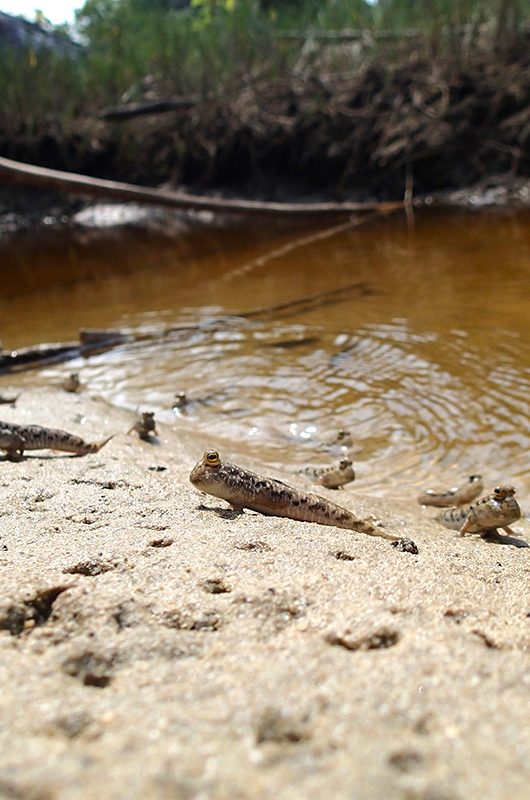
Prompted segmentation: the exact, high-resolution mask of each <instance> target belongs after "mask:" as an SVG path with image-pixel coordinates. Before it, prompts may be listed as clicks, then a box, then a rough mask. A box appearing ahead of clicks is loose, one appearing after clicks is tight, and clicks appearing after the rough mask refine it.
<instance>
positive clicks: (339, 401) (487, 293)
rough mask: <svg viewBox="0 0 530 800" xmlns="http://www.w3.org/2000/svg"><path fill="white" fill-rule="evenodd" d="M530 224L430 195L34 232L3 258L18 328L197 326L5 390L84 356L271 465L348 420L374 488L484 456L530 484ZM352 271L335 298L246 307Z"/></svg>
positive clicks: (230, 451)
mask: <svg viewBox="0 0 530 800" xmlns="http://www.w3.org/2000/svg"><path fill="white" fill-rule="evenodd" d="M529 222H530V214H529V213H528V212H524V213H523V212H520V213H517V214H515V213H506V212H502V213H499V212H497V213H496V214H493V213H492V212H485V213H481V214H478V213H475V214H471V213H464V212H452V213H447V212H444V213H442V212H433V211H431V212H423V213H421V214H418V215H417V216H416V220H415V226H414V228H413V229H412V228H410V227H407V224H406V221H405V220H404V219H403V218H402V217H401V216H393V217H389V218H386V219H377V220H375V221H373V220H372V221H371V222H370V221H368V222H365V223H363V224H362V225H360V226H359V227H352V228H349V229H348V228H346V229H344V226H343V229H342V230H338V231H337V232H335V234H334V235H329V236H323V237H322V238H320V239H314V238H313V237H314V234H315V233H316V232H317V228H316V227H313V228H312V229H308V227H307V226H306V227H301V226H299V227H298V229H297V230H296V231H294V232H293V231H292V230H291V231H290V232H287V231H285V230H283V231H282V230H279V229H272V228H271V227H270V223H268V222H264V223H263V224H261V225H254V227H252V228H248V229H246V230H244V231H241V230H237V229H224V230H215V229H212V228H205V230H204V231H203V232H202V233H201V234H200V236H199V237H198V238H197V236H196V235H195V236H194V237H191V236H183V237H181V238H180V239H179V240H174V239H170V238H162V237H161V236H154V235H152V234H151V235H150V236H145V235H141V234H140V233H139V232H138V231H136V232H129V233H128V234H126V235H124V236H122V237H120V238H116V237H115V236H113V238H112V240H107V241H106V242H105V243H104V244H103V245H102V243H101V240H100V241H99V242H98V243H94V242H92V243H91V242H88V243H87V242H85V243H83V242H79V241H78V240H77V239H72V238H69V237H68V236H66V235H65V236H64V237H62V238H59V239H58V240H57V241H56V242H55V243H54V245H53V248H50V247H49V246H48V245H46V244H43V245H42V246H40V247H39V248H35V247H30V246H27V245H25V244H24V243H20V242H19V243H18V244H17V245H16V246H13V247H12V249H11V250H10V251H8V252H7V253H4V257H3V272H4V274H8V273H9V274H10V275H11V278H10V280H9V281H6V283H5V291H4V300H3V301H2V302H1V304H0V313H1V314H2V327H1V334H0V335H1V338H2V339H3V342H4V346H7V347H10V348H14V347H17V346H21V345H23V344H30V343H34V342H37V341H45V340H48V341H49V340H64V339H71V338H76V336H77V332H78V329H79V327H81V326H83V327H120V328H123V327H127V328H132V329H135V330H159V329H162V328H163V327H165V326H174V325H179V324H181V323H185V324H186V325H190V326H192V329H191V331H188V332H186V333H185V334H182V333H180V334H179V333H175V334H173V335H172V336H170V337H167V338H165V339H164V340H158V341H155V342H152V343H150V344H149V345H142V346H138V345H136V346H132V347H124V348H121V349H119V350H116V351H114V352H111V353H107V354H104V355H100V356H95V357H92V358H90V359H88V360H87V361H77V362H70V363H68V364H64V365H60V366H55V367H53V368H52V367H48V368H45V369H42V370H40V371H39V372H38V373H31V374H27V375H25V376H21V375H20V376H19V375H17V376H11V377H9V378H3V379H2V381H1V384H0V388H4V387H5V386H6V385H8V384H12V385H14V386H17V385H22V386H23V384H24V382H26V381H29V380H31V381H34V380H35V379H37V380H39V381H43V382H46V383H50V382H54V381H59V380H60V379H61V377H62V376H64V375H66V374H68V373H69V372H70V371H72V370H77V371H79V372H80V373H81V378H82V380H83V381H84V382H85V383H86V384H87V385H88V387H89V390H90V392H91V393H97V394H101V395H103V396H104V397H105V398H107V399H109V400H110V401H112V402H115V403H118V404H121V405H125V406H128V407H130V408H131V410H134V409H135V408H136V407H137V406H140V407H142V408H145V409H151V408H152V409H155V410H157V411H158V412H159V416H160V419H163V420H165V421H166V422H171V423H172V424H174V425H175V426H177V427H178V429H179V430H182V431H183V432H184V431H186V432H189V433H191V434H193V436H194V437H198V438H197V439H196V441H198V442H200V446H199V444H197V445H196V449H197V450H200V449H201V447H202V444H203V443H206V442H210V443H211V444H212V445H216V446H219V447H220V448H222V451H223V454H225V455H226V456H229V457H231V458H237V457H241V456H251V457H252V460H253V461H254V462H263V463H264V464H265V465H266V467H267V469H269V471H271V470H273V469H274V468H275V467H277V466H280V465H281V466H283V467H285V466H287V467H288V468H290V469H293V470H295V469H296V468H298V467H300V466H303V465H305V464H326V463H332V462H334V461H335V460H336V458H337V457H338V455H339V453H338V451H335V452H333V451H331V452H330V450H329V448H328V447H327V446H326V442H328V440H329V439H330V438H332V437H333V434H334V432H336V431H337V430H338V429H348V430H350V431H351V432H352V434H353V438H354V442H355V445H354V451H353V454H354V460H355V463H356V466H357V471H358V488H359V489H364V488H366V489H369V490H370V491H371V492H374V493H386V492H387V491H389V490H390V491H392V492H395V490H396V488H398V487H403V490H404V491H405V492H407V493H408V492H412V491H413V487H417V486H420V485H424V484H426V483H428V484H433V483H440V484H441V485H444V484H445V483H446V482H448V481H449V482H451V481H452V480H453V479H454V480H457V479H458V478H459V477H460V476H462V475H466V474H469V473H471V472H482V473H483V474H484V476H485V479H486V483H487V485H488V486H489V485H491V484H494V483H496V482H498V481H500V480H503V481H508V480H509V481H513V482H514V483H515V484H516V485H517V486H519V487H520V489H521V490H522V491H523V495H524V493H526V492H528V491H530V472H529V469H528V457H527V453H528V446H529V444H530V335H529V334H530V314H529V305H530V298H529V285H530V284H529V278H530V225H529ZM330 227H331V226H330V224H329V223H324V224H323V225H321V226H320V227H319V228H318V230H320V231H324V230H326V228H330ZM10 268H11V269H10ZM14 268H16V269H17V270H18V272H14V271H13V269H14ZM17 275H18V276H19V277H18V278H17ZM50 276H51V277H52V278H53V285H52V286H48V288H44V287H45V286H46V283H47V282H48V281H49V280H50ZM78 276H82V280H78V279H77V278H78ZM352 284H353V288H350V289H345V290H344V292H342V293H341V294H340V296H339V297H338V298H335V299H334V300H333V302H329V303H328V304H321V305H319V304H318V303H315V304H314V307H309V308H308V307H302V308H298V309H297V308H294V309H292V310H291V311H289V310H286V311H285V310H284V311H283V312H275V313H270V314H268V315H267V314H265V315H261V316H259V315H258V316H256V317H248V318H245V317H242V316H240V315H241V314H242V313H245V312H248V311H250V310H252V309H256V308H258V307H267V306H273V305H277V304H283V303H286V302H289V301H296V300H298V299H300V298H303V297H306V296H313V295H317V294H319V293H322V292H328V291H329V290H332V289H336V288H338V287H348V286H351V285H352ZM32 289H33V290H34V291H31V290H32ZM177 391H185V392H187V393H188V395H189V397H190V398H191V399H192V401H193V402H192V403H191V405H190V407H189V409H188V410H187V412H186V413H185V414H182V415H177V414H175V413H174V412H172V411H171V410H170V407H171V404H172V399H173V395H174V393H175V392H177ZM36 421H38V420H36ZM59 423H61V424H62V425H64V426H66V422H65V421H64V420H60V419H58V424H59Z"/></svg>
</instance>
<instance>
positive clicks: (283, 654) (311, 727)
mask: <svg viewBox="0 0 530 800" xmlns="http://www.w3.org/2000/svg"><path fill="white" fill-rule="evenodd" d="M2 389H5V379H3V381H2ZM2 416H3V418H6V419H9V420H16V421H19V422H38V423H42V424H48V425H61V426H63V427H65V428H68V429H70V430H72V431H73V432H75V433H80V434H81V435H82V436H84V437H85V438H86V439H90V440H91V439H99V438H101V437H102V436H105V435H109V434H111V433H113V434H115V437H114V439H113V440H112V441H111V442H110V443H109V444H108V445H107V446H106V447H105V448H104V449H103V450H101V451H100V452H99V453H98V454H95V455H90V456H86V457H83V458H77V459H76V458H74V459H72V458H71V457H69V456H61V454H49V453H32V454H31V453H30V454H29V457H28V458H27V459H25V460H24V461H22V462H21V463H11V462H7V461H2V462H1V463H0V467H1V480H0V494H1V498H2V503H1V506H2V512H1V514H0V564H1V569H2V575H3V580H2V589H1V592H0V671H1V675H2V686H3V691H2V693H1V698H0V707H1V712H2V720H3V725H2V727H1V730H0V743H1V750H2V763H1V765H0V793H2V794H5V795H6V796H8V797H23V798H28V800H29V798H38V799H39V800H52V799H53V800H78V799H80V798H83V800H89V799H90V798H98V799H99V798H101V797H102V796H103V795H104V796H105V797H107V798H111V800H112V798H122V797H123V795H124V787H125V786H126V787H127V788H126V794H127V797H130V798H132V799H133V800H134V799H135V798H144V797H156V798H166V797H167V798H169V797H171V798H174V797H181V798H194V797H196V798H199V797H207V798H212V800H221V798H226V797H233V798H242V799H243V798H249V800H251V799H252V800H253V799H254V798H269V797H271V798H272V797H282V798H292V799H293V800H294V798H299V797H302V796H303V797H308V796H311V797H312V798H322V799H324V798H328V797H329V796H330V793H331V794H333V796H334V797H337V798H345V799H346V798H350V797H351V796H352V793H353V794H355V796H356V797H358V798H360V800H379V798H381V800H383V798H388V797H403V798H405V797H406V798H414V800H416V799H417V800H427V798H444V799H445V798H466V797H471V796H474V797H475V796H481V797H484V798H485V799H486V800H523V798H526V796H527V789H528V782H529V780H530V772H529V764H530V737H529V733H528V714H527V698H528V649H529V647H530V631H529V627H528V625H529V619H528V615H529V612H530V608H529V606H528V592H527V588H528V563H529V562H528V553H529V552H530V549H528V548H525V547H515V546H513V544H512V545H507V544H504V545H503V544H499V543H495V542H487V541H483V540H481V539H480V538H478V537H476V536H471V537H469V538H464V539H461V538H458V537H457V536H456V534H454V533H453V532H450V531H446V530H445V529H443V528H440V527H439V525H438V524H437V523H436V522H435V521H433V519H432V517H433V514H432V512H427V511H423V510H422V509H421V508H420V507H419V506H417V505H416V504H415V502H414V501H413V500H412V498H410V497H407V496H404V495H396V496H394V497H392V498H388V497H387V498H385V499H384V500H381V499H376V498H372V497H369V496H367V495H365V494H363V493H360V492H359V491H358V490H357V489H356V488H355V485H354V488H353V489H349V488H347V489H346V490H344V491H343V492H341V502H342V503H343V504H344V505H346V506H347V507H349V508H352V509H354V510H355V511H357V512H358V513H359V514H363V515H368V514H373V515H375V516H376V517H377V518H378V519H380V520H381V521H382V522H383V523H384V524H385V526H386V528H387V529H388V530H391V531H395V532H396V533H397V534H398V535H399V536H409V537H411V538H412V539H414V541H415V542H416V544H417V546H418V550H419V552H418V554H417V555H414V554H411V553H407V552H398V551H397V550H396V549H395V548H393V547H391V546H390V545H389V543H388V542H385V541H383V540H379V539H374V538H371V537H367V536H363V535H361V534H353V533H349V532H348V531H342V530H338V529H334V528H326V527H322V526H317V525H312V524H306V523H296V522H293V521H289V520H282V519H278V518H266V517H262V516H260V515H257V514H254V513H250V512H245V513H244V514H243V515H242V516H238V517H235V516H234V515H233V514H231V513H230V512H228V511H227V510H224V509H221V506H222V505H223V504H222V503H221V502H219V501H217V500H215V499H214V498H207V497H201V496H199V495H198V494H197V493H196V492H195V490H194V489H193V488H192V487H191V485H190V484H189V483H188V474H189V470H190V468H191V466H192V465H193V464H194V463H195V461H196V460H197V459H198V457H199V456H200V453H201V450H202V446H203V443H202V442H200V441H194V440H190V439H187V438H186V436H185V435H184V436H183V435H182V434H179V435H176V434H175V432H174V431H173V430H172V429H171V427H168V426H165V425H162V426H161V429H160V437H159V442H158V443H157V444H148V443H144V442H141V441H139V440H138V439H137V438H134V437H132V436H127V435H126V431H127V429H128V428H129V427H130V424H131V414H130V413H129V412H126V411H124V410H121V409H117V408H114V407H112V406H110V405H108V404H107V403H104V402H102V401H101V400H100V399H98V398H97V397H90V396H86V394H81V395H68V394H66V393H64V392H63V391H61V390H60V389H56V390H39V391H32V390H30V389H27V388H25V389H24V391H23V394H22V395H21V397H20V399H19V400H18V402H17V406H16V409H12V408H9V407H3V411H2ZM225 455H229V453H225ZM247 463H248V465H249V466H252V467H254V468H255V469H260V463H259V459H258V453H256V458H255V459H254V460H252V461H248V462H247ZM277 474H278V475H279V477H284V478H285V479H286V480H289V481H290V482H291V483H292V482H293V476H292V475H282V473H281V472H280V473H277ZM325 492H326V490H323V493H325ZM336 495H337V493H332V492H329V496H330V497H333V498H334V499H335V498H336ZM515 528H516V530H517V532H518V533H520V534H522V538H521V541H520V543H521V544H523V540H524V539H526V540H527V541H528V540H530V526H529V523H528V521H527V520H522V521H521V522H520V523H517V524H516V525H515ZM499 741H501V742H502V747H499V744H498V743H499Z"/></svg>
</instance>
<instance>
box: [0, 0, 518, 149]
mask: <svg viewBox="0 0 530 800" xmlns="http://www.w3.org/2000/svg"><path fill="white" fill-rule="evenodd" d="M526 2H527V0H407V2H404V0H379V2H378V3H376V4H375V5H373V6H372V5H368V4H367V3H365V2H364V0H328V1H327V2H322V1H321V0H291V2H285V1H284V2H281V3H280V2H279V3H278V4H277V6H275V5H274V4H273V3H267V2H266V1H265V2H261V3H260V2H258V0H194V3H193V6H192V7H191V8H190V9H187V10H183V11H175V10H172V9H171V4H170V3H169V2H165V0H87V2H86V3H85V6H84V8H83V9H82V11H81V12H80V14H79V16H78V31H79V33H80V34H81V36H82V37H83V39H84V41H85V42H86V43H87V52H86V54H85V55H84V56H83V57H82V58H79V59H77V60H75V61H72V60H69V61H67V60H64V59H60V58H58V57H56V56H54V55H52V54H49V53H44V52H39V53H27V54H25V55H23V56H21V55H20V54H13V53H11V54H10V53H6V52H5V50H4V51H3V52H2V54H1V55H0V96H1V97H2V112H3V113H2V119H1V120H0V129H1V130H2V131H3V133H4V134H7V135H8V136H9V135H10V134H14V133H16V132H17V131H20V130H21V129H23V130H25V131H27V132H29V133H31V131H32V130H36V129H39V128H40V129H41V128H42V127H43V126H45V127H46V126H54V125H55V126H58V127H59V128H65V127H68V126H69V124H70V123H71V121H72V120H75V119H79V118H87V117H91V116H92V117H94V116H96V115H97V114H98V113H99V112H100V111H101V110H102V109H104V108H105V107H106V106H109V105H113V104H116V103H118V102H119V101H120V98H121V97H122V95H123V93H124V92H126V91H128V90H130V89H131V87H135V86H139V85H140V84H141V82H142V80H143V79H144V78H145V77H146V76H151V77H152V83H153V84H154V86H155V87H156V92H157V93H161V94H174V95H189V94H197V95H199V96H200V97H208V98H211V97H216V96H218V97H222V96H223V95H225V96H226V95H227V94H232V93H234V92H236V91H239V90H240V89H241V87H242V86H244V85H245V84H251V83H253V82H256V81H257V80H270V81H278V80H285V81H287V82H291V81H292V72H293V69H295V70H298V74H299V73H300V71H303V70H304V69H306V70H309V69H310V70H312V71H316V72H318V71H319V69H321V68H322V69H327V70H329V69H330V68H331V69H341V70H342V71H348V70H351V71H355V70H356V69H358V68H359V66H361V65H365V64H366V63H367V61H370V59H373V60H378V61H381V60H382V61H383V63H384V61H385V60H388V61H390V60H392V59H394V58H395V57H396V54H397V53H400V52H402V50H403V46H400V45H399V44H398V45H397V46H396V44H395V43H394V44H388V43H385V42H383V41H377V42H376V45H375V47H373V48H372V49H369V48H368V49H366V48H364V49H362V48H361V49H359V48H357V49H355V48H354V47H349V48H348V47H344V46H343V47H342V48H340V47H337V46H329V45H326V46H317V47H315V48H313V50H312V51H311V52H310V53H309V55H307V54H305V51H303V42H296V41H295V42H293V41H288V40H286V39H282V38H281V33H282V32H285V31H288V30H293V29H295V30H298V31H321V30H322V31H325V30H340V29H344V28H347V29H364V30H366V31H371V32H374V33H377V32H381V31H394V32H396V33H400V32H404V31H408V30H410V29H415V30H418V31H420V32H421V39H420V41H419V42H417V41H416V42H415V43H414V44H412V43H409V44H408V45H406V46H407V47H415V48H421V47H424V48H426V51H429V52H430V53H431V54H432V53H433V52H435V51H436V52H437V53H440V54H441V55H443V54H447V53H449V54H451V55H454V54H456V55H458V56H460V55H462V52H463V51H464V50H466V52H469V51H470V50H471V49H472V48H473V47H479V46H480V47H484V46H491V47H492V48H493V47H497V48H498V47H499V46H501V45H502V46H505V47H508V46H509V45H510V44H511V42H512V41H513V36H515V34H516V31H517V29H518V28H519V27H520V26H521V24H522V22H523V4H524V3H526ZM462 26H467V31H468V33H467V35H466V36H462V35H461V34H460V33H458V31H460V29H461V28H462ZM481 26H482V27H481ZM479 30H482V32H483V33H484V31H486V34H487V39H486V45H484V41H485V40H484V38H482V39H481V40H480V43H478V42H479V40H478V37H477V33H478V31H479ZM473 32H474V36H473V35H472V34H473ZM488 43H489V44H488ZM140 88H141V87H140ZM140 88H139V90H138V92H137V97H138V98H140V97H141V96H142V94H141V91H140ZM133 95H134V92H133Z"/></svg>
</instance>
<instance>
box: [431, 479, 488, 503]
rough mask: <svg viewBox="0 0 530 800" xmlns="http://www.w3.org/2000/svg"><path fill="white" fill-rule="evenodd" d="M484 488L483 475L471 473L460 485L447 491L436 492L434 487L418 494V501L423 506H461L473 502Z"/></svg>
mask: <svg viewBox="0 0 530 800" xmlns="http://www.w3.org/2000/svg"><path fill="white" fill-rule="evenodd" d="M483 488H484V485H483V483H482V475H470V476H469V477H468V479H467V480H466V481H465V482H464V483H462V484H461V485H460V486H454V487H453V488H452V489H449V490H448V491H447V492H435V491H434V490H433V489H427V491H425V492H422V493H421V494H420V495H419V496H418V503H420V504H421V505H422V506H436V507H437V508H449V506H461V505H465V504H466V503H472V502H473V500H474V499H475V498H476V497H478V496H479V494H480V493H481V492H482V490H483Z"/></svg>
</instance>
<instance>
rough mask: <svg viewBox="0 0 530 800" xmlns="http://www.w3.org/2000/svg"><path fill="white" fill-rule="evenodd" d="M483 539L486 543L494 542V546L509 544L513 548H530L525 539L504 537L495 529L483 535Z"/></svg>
mask: <svg viewBox="0 0 530 800" xmlns="http://www.w3.org/2000/svg"><path fill="white" fill-rule="evenodd" d="M482 539H484V541H485V542H492V543H493V544H507V545H510V546H511V547H530V545H529V544H528V542H526V541H525V540H524V539H516V538H515V536H509V535H507V534H505V535H502V534H500V533H498V532H497V531H496V530H495V529H494V530H492V531H488V532H487V533H484V534H482Z"/></svg>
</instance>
